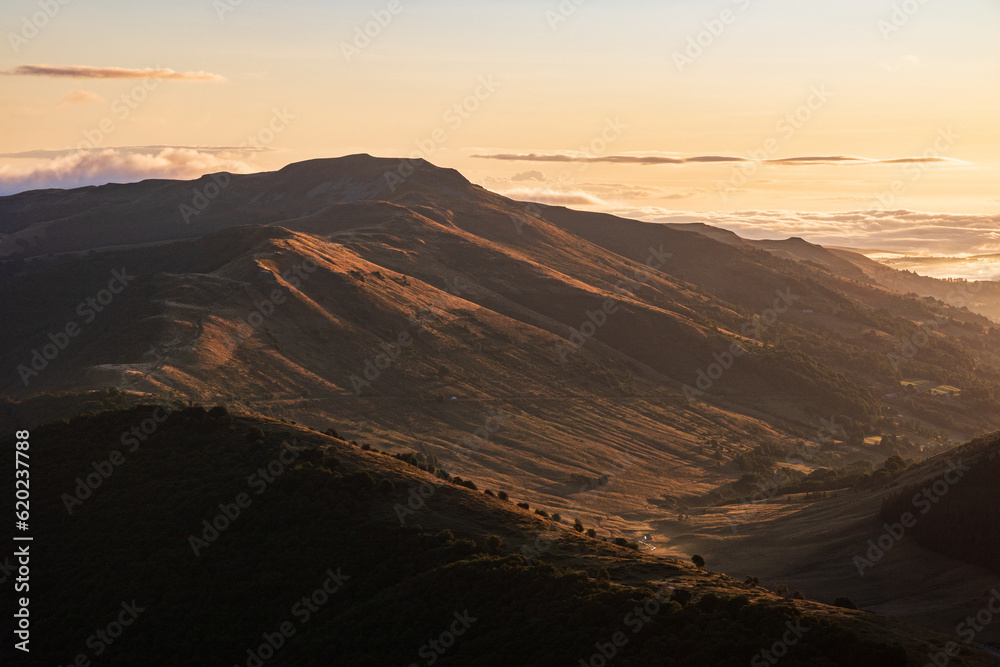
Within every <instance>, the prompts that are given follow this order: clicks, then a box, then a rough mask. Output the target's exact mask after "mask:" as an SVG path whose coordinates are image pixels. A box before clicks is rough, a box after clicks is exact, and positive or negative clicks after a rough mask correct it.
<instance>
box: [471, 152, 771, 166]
mask: <svg viewBox="0 0 1000 667" xmlns="http://www.w3.org/2000/svg"><path fill="white" fill-rule="evenodd" d="M472 157H474V158H482V159H485V160H507V161H519V162H587V163H593V162H608V163H613V164H643V165H652V164H684V163H686V162H750V161H751V160H749V159H747V158H743V157H727V156H722V155H706V156H701V157H693V158H679V157H673V156H667V155H604V156H598V157H594V156H590V155H583V154H575V153H554V154H548V155H544V154H539V153H527V154H524V153H495V154H491V155H490V154H479V155H473V156H472Z"/></svg>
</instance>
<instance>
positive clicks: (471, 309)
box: [0, 155, 1000, 660]
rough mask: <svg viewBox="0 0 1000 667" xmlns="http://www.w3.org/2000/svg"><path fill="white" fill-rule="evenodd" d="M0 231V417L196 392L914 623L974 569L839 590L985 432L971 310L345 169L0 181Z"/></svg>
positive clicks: (981, 355)
mask: <svg viewBox="0 0 1000 667" xmlns="http://www.w3.org/2000/svg"><path fill="white" fill-rule="evenodd" d="M212 186H214V188H213V187H212ZM199 193H200V195H199ZM192 211H193V212H192ZM0 234H3V235H4V236H3V237H2V238H0V248H2V249H3V251H4V252H6V253H7V254H6V255H5V257H4V259H2V260H0V311H2V312H4V313H9V314H11V316H10V317H8V320H7V321H6V322H5V326H4V327H3V329H0V364H2V365H3V367H5V368H7V369H9V372H8V373H7V374H6V375H5V376H4V377H3V379H2V381H0V393H2V395H3V402H2V403H0V422H2V423H4V425H5V426H7V427H9V428H8V431H10V430H16V429H23V428H30V429H34V427H35V426H36V425H40V424H44V423H49V422H52V421H53V420H58V419H62V418H71V417H72V416H73V415H75V414H79V413H80V412H96V411H100V410H125V409H131V408H133V407H134V406H135V405H137V404H146V403H150V404H152V403H155V404H161V405H169V406H173V407H177V406H181V405H189V404H191V403H192V402H193V403H201V404H208V405H215V404H220V405H221V404H224V405H225V406H226V407H227V409H228V411H229V412H228V413H227V414H230V416H235V419H237V420H239V419H254V420H258V421H261V422H267V423H268V424H272V426H271V427H269V428H273V427H274V425H276V424H277V423H282V424H289V423H290V422H298V423H299V424H303V425H305V426H308V427H311V428H313V429H316V430H318V431H327V430H329V429H331V428H335V429H337V431H339V432H340V433H341V434H343V435H344V437H346V438H347V439H348V440H354V441H357V442H360V443H362V444H363V445H364V444H369V445H377V447H378V448H379V449H382V450H385V451H387V452H391V453H393V454H404V453H406V452H418V453H419V455H420V456H421V457H423V458H420V459H419V460H420V461H424V462H427V461H434V462H435V463H434V466H435V468H444V469H446V470H448V471H449V472H450V473H452V474H453V475H458V476H460V477H463V478H470V479H474V480H475V483H476V484H477V485H478V486H480V487H482V488H490V489H505V490H508V492H509V493H510V494H511V495H512V496H514V497H516V498H518V499H519V500H520V501H522V502H526V503H528V504H529V506H530V507H532V508H536V507H541V508H544V510H545V511H546V512H548V513H550V514H552V513H559V514H562V515H564V516H566V517H573V518H578V519H580V520H581V521H582V522H583V523H584V524H585V525H586V526H588V527H592V528H593V529H594V531H595V534H596V535H597V536H598V537H607V538H609V539H611V538H621V539H622V540H624V541H625V542H626V544H628V543H634V544H637V545H638V547H639V551H640V555H641V556H643V557H644V558H645V557H648V556H651V555H660V554H664V553H667V554H673V555H678V556H680V555H683V556H685V557H689V556H690V555H691V554H693V553H695V552H696V551H697V552H698V553H702V554H703V555H707V556H708V557H709V559H710V562H713V563H719V564H721V565H718V567H720V568H722V569H723V570H724V571H727V572H734V573H738V574H740V576H741V577H742V576H750V577H761V578H763V579H764V580H765V582H766V583H768V584H769V585H772V586H776V585H778V584H781V583H788V584H790V585H791V584H794V585H796V586H797V587H800V588H801V589H802V590H805V591H806V592H807V593H810V594H812V595H815V596H816V597H818V598H820V599H821V600H823V601H825V602H830V603H832V602H834V601H835V600H836V598H837V597H839V596H845V595H846V596H849V597H852V598H853V599H856V600H857V601H859V602H860V604H861V605H862V606H863V607H864V608H866V609H876V610H878V611H880V612H882V613H888V614H894V615H898V616H900V617H903V618H906V619H908V620H912V621H914V622H918V623H921V624H924V625H928V624H929V625H934V627H937V628H938V629H940V630H948V628H946V627H943V625H947V623H948V621H945V622H944V624H942V619H947V618H949V615H950V614H953V613H957V612H959V611H965V610H966V609H967V607H968V606H969V604H970V600H971V599H973V598H974V597H975V596H974V595H972V594H971V589H970V586H979V585H980V584H982V583H984V580H983V579H982V578H981V571H980V570H979V569H978V568H977V567H976V563H977V562H980V561H974V560H971V559H970V562H963V561H959V560H956V559H954V558H951V557H950V556H949V555H948V554H947V553H944V554H942V553H939V552H936V551H934V550H933V549H932V548H928V547H933V548H937V549H939V551H940V545H941V543H942V542H943V541H946V540H947V533H946V534H945V537H942V536H941V534H940V532H934V531H931V532H929V533H928V534H927V535H926V536H925V538H922V539H923V540H924V541H923V542H921V543H917V544H909V543H907V545H906V549H911V548H912V551H909V552H907V553H911V554H912V558H913V559H914V560H915V561H920V562H922V563H924V564H926V565H927V568H928V569H914V570H912V573H911V574H904V573H902V572H899V571H897V570H896V569H895V568H892V569H891V571H892V572H893V575H892V576H889V575H881V574H879V575H876V577H875V578H876V579H879V580H880V581H882V583H880V584H879V586H878V587H877V589H873V588H872V587H871V585H870V582H871V581H872V579H871V578H860V577H858V576H857V574H856V572H853V573H852V568H853V566H852V565H851V558H852V556H853V555H856V553H857V547H858V545H861V546H864V545H865V543H866V541H867V540H868V539H869V538H870V537H872V536H873V535H872V534H871V531H872V529H873V526H874V528H875V529H876V532H875V533H874V536H875V537H877V535H878V528H879V526H880V525H881V523H882V522H881V520H880V519H879V512H880V511H881V507H882V500H883V496H888V495H890V493H891V492H893V491H894V490H895V489H896V487H893V486H891V485H892V484H903V483H904V482H903V481H901V480H903V478H902V477H901V475H904V474H909V473H905V471H906V470H909V469H910V466H913V465H923V463H921V462H922V461H935V460H937V459H936V458H935V457H940V456H944V455H947V454H948V453H949V452H950V451H951V450H952V449H953V446H954V443H956V442H964V441H966V440H970V439H971V438H973V437H975V436H979V435H982V434H983V433H987V432H989V431H992V430H995V429H996V428H998V426H1000V404H998V401H997V399H998V397H1000V334H998V331H997V329H996V328H995V327H994V326H993V322H992V321H991V320H989V319H988V318H987V317H986V316H984V315H982V314H980V313H977V312H974V309H973V308H971V307H962V306H961V305H949V304H947V303H944V302H943V301H938V300H937V299H935V298H928V297H927V296H921V295H920V294H919V293H913V294H908V293H903V292H900V291H898V290H896V289H893V288H892V287H891V286H889V280H890V278H888V277H887V276H891V275H893V274H892V273H884V272H882V271H881V270H879V271H878V272H876V271H874V270H872V269H871V267H869V266H868V264H867V261H868V260H863V258H862V259H857V258H852V257H851V256H850V255H849V254H845V253H843V252H840V251H832V250H828V249H825V248H820V247H818V246H814V245H811V244H808V243H806V242H804V241H802V240H799V239H789V240H787V241H780V242H779V241H776V242H751V241H745V240H742V239H739V237H735V235H732V234H730V233H728V232H722V231H720V230H714V231H713V230H711V229H706V228H701V227H697V226H694V227H692V226H672V225H658V224H651V223H644V222H639V221H634V220H626V219H623V218H618V217H615V216H610V215H604V214H597V213H584V212H579V211H572V210H570V209H566V208H561V207H553V206H544V205H540V204H532V203H525V202H516V201H512V200H510V199H507V198H505V197H502V196H500V195H497V194H494V193H491V192H489V191H487V190H485V189H483V188H481V187H479V186H476V185H474V184H472V183H470V182H469V181H468V180H466V179H465V178H464V177H463V176H462V175H461V174H459V173H457V172H455V171H453V170H446V169H440V168H437V167H435V166H433V165H431V164H429V163H426V162H424V161H400V160H395V159H380V158H373V157H371V156H367V155H357V156H350V157H346V158H338V159H329V160H312V161H309V162H305V163H299V164H294V165H289V166H288V167H285V168H284V169H281V170H279V171H276V172H270V173H261V174H250V175H236V174H215V175H209V176H206V177H203V178H201V179H198V180H196V181H187V182H183V181H146V182H143V183H137V184H128V185H109V186H102V187H96V188H80V189H77V190H69V191H55V190H46V191H36V192H27V193H22V194H20V195H15V196H12V197H4V198H0ZM866 267H867V268H866ZM886 271H890V272H891V269H886ZM896 273H899V272H896ZM899 280H901V281H905V280H906V278H905V276H904V277H900V278H899ZM935 284H936V283H935ZM989 289H992V288H989ZM985 291H987V290H986V288H984V292H985ZM189 416H191V417H192V418H194V416H195V415H194V414H193V413H192V415H189ZM94 419H96V417H95V418H94ZM199 419H200V418H199ZM280 420H284V421H280ZM182 421H183V420H182ZM196 421H197V420H196ZM185 423H186V422H185ZM199 423H200V422H199ZM240 423H241V424H242V425H241V426H240V428H243V427H244V426H246V427H247V428H251V427H252V426H250V425H249V424H248V423H243V422H240ZM196 426H197V424H194V425H193V426H192V428H194V427H196ZM53 428H56V427H53ZM206 428H207V427H206ZM260 428H262V429H263V427H260ZM196 430H197V429H196ZM263 430H265V431H266V430H267V429H263ZM5 432H7V431H5ZM47 432H49V433H54V434H57V435H53V436H52V438H53V439H55V440H58V441H60V442H61V441H62V440H64V439H67V438H68V435H67V432H66V431H64V430H63V431H60V430H58V428H56V430H53V431H47ZM119 437H120V432H119V433H118V434H116V433H115V432H114V431H113V430H109V431H106V432H105V436H103V440H102V439H101V438H97V440H95V442H98V441H100V442H104V445H105V449H108V448H109V446H116V445H115V444H114V443H115V442H116V439H117V438H119ZM264 442H265V443H267V442H270V441H268V440H267V439H265V440H264ZM203 444H205V443H203ZM271 444H274V443H271ZM334 444H336V443H334ZM95 446H97V445H95ZM365 456H369V454H365ZM336 457H337V458H340V454H336ZM195 460H198V459H197V457H196V458H195ZM94 461H98V459H94ZM212 465H220V466H232V465H235V464H233V463H232V462H231V461H230V460H229V459H226V458H223V459H218V460H217V461H216V462H215V463H213V464H212ZM393 465H395V464H393ZM425 465H426V463H425ZM376 472H377V473H378V474H382V473H380V472H378V471H377V470H376ZM149 474H151V475H152V474H153V473H152V472H151V473H149ZM178 474H179V473H178ZM373 475H375V476H376V477H377V476H378V475H376V474H375V473H373ZM66 481H72V479H67V480H66ZM411 481H412V480H411ZM325 483H326V482H324V484H325ZM394 484H395V482H394ZM900 488H903V487H900ZM983 488H984V489H986V492H988V491H989V488H988V486H986V485H983ZM855 490H856V491H855ZM60 493H61V492H60ZM823 494H836V495H837V498H830V497H823ZM848 494H850V496H851V497H850V498H843V499H842V498H841V496H842V495H848ZM477 497H478V496H477ZM772 497H773V498H777V499H780V500H781V501H783V505H782V506H779V505H778V503H776V502H770V501H769V500H768V502H757V501H755V500H754V499H755V498H756V499H758V500H759V499H765V500H767V499H771V498H772ZM956 498H959V496H956ZM970 498H972V499H973V500H963V501H962V502H961V503H959V502H958V501H956V507H966V506H967V504H968V502H974V501H975V500H977V499H980V498H981V496H978V495H974V496H970ZM748 499H749V500H748ZM789 499H790V502H784V501H786V500H789ZM848 501H849V502H848ZM128 502H129V503H135V502H139V501H134V500H132V499H129V501H128ZM173 502H174V501H172V500H170V499H169V498H167V497H165V496H161V497H159V499H158V500H156V502H155V503H154V505H153V506H154V507H157V508H162V507H167V508H170V507H173V505H172V503H173ZM484 502H485V501H484ZM140 504H141V503H140ZM335 509H336V504H335ZM758 510H760V511H761V512H762V515H761V518H760V519H755V520H754V521H750V522H746V521H743V520H742V519H741V518H740V516H741V515H743V514H746V513H748V512H749V513H751V514H754V513H756V512H757V511H758ZM765 510H766V511H765ZM487 514H489V513H487ZM754 515H755V514H754ZM491 516H492V515H491ZM942 516H944V515H942ZM949 516H951V514H949ZM984 516H985V515H984ZM452 519H453V520H454V521H456V522H457V523H454V524H453V523H451V520H452ZM476 520H477V521H478V520H479V519H476ZM465 521H466V519H464V518H462V517H457V516H453V517H450V518H449V520H448V521H446V522H443V523H442V524H440V525H437V526H435V529H440V530H444V529H448V530H453V531H456V533H457V532H460V531H458V528H461V527H463V526H465V523H464V522H465ZM734 521H735V522H736V523H737V524H738V525H741V526H742V525H748V526H752V527H753V530H752V535H748V536H743V537H741V538H737V536H736V535H733V534H732V530H731V526H732V523H733V522H734ZM928 525H930V524H928ZM953 525H954V526H956V528H957V526H959V525H960V522H954V524H953ZM961 525H962V528H961V531H959V530H957V529H956V531H955V535H956V537H957V536H958V534H959V533H961V534H962V535H966V534H967V533H968V532H969V530H970V527H969V526H970V524H961ZM483 526H484V527H483V531H487V530H489V522H488V521H487V522H486V523H484V524H483ZM494 532H496V531H494ZM508 537H509V536H508ZM744 538H745V539H744ZM379 539H381V538H379ZM407 539H410V538H407ZM413 539H418V538H416V537H415V538H413ZM505 539H507V538H505ZM418 541H419V539H418ZM449 541H450V540H443V541H441V544H438V545H437V546H438V547H441V548H448V542H449ZM967 542H968V540H967V538H966V542H957V543H961V544H966V543H967ZM737 545H743V547H742V548H744V554H743V555H741V552H740V551H739V549H740V547H738V546H737ZM987 547H988V545H987ZM122 548H123V549H124V548H125V547H122ZM359 548H360V547H359ZM626 548H627V547H626ZM827 548H829V549H833V550H835V552H836V553H837V554H840V555H841V556H844V558H842V559H841V560H838V561H837V562H832V561H831V560H830V556H829V551H828V550H827ZM970 548H971V547H970ZM976 548H977V549H978V547H976ZM352 549H353V547H352ZM903 552H904V551H903V549H901V550H900V551H898V552H897V553H903ZM150 553H152V552H150ZM464 553H465V554H466V555H471V552H464ZM746 553H751V554H753V557H752V558H749V557H746V555H745V554H746ZM976 553H979V552H978V551H977V552H976ZM984 553H987V554H991V553H992V552H989V551H987V552H984ZM255 557H259V554H258V555H255ZM977 557H978V556H977ZM987 557H988V556H987ZM741 558H743V560H740V559H741ZM841 561H842V562H841ZM220 567H221V566H220ZM883 571H886V572H888V571H889V570H888V569H886V570H883ZM918 572H919V573H920V574H916V573H918ZM882 576H885V578H884V579H880V577H882ZM922 580H923V581H933V582H935V585H934V586H932V587H922V586H921V581H922ZM962 580H965V581H969V582H974V583H972V584H968V585H962V586H958V585H956V582H957V581H962ZM627 583H633V584H634V583H636V582H634V581H631V582H627ZM559 585H562V584H559ZM944 585H951V586H952V587H953V589H952V590H953V591H956V592H955V593H954V594H950V595H947V596H943V597H942V598H941V601H940V602H939V603H936V605H932V606H930V607H929V606H928V605H927V604H926V603H927V600H928V598H929V596H931V595H932V594H939V591H940V590H941V586H944ZM580 590H581V591H582V590H583V589H580ZM581 594H582V595H589V593H581ZM960 594H961V596H966V597H959V595H960ZM629 595H631V593H629ZM939 597H941V596H940V595H939ZM397 601H398V600H395V601H391V602H392V603H393V604H395V602H397ZM560 613H563V612H560ZM262 631H263V630H262ZM889 643H892V642H889ZM359 646H360V645H359ZM418 648H419V645H418ZM359 650H360V649H359ZM61 659H63V660H65V659H66V658H61ZM227 659H228V658H227Z"/></svg>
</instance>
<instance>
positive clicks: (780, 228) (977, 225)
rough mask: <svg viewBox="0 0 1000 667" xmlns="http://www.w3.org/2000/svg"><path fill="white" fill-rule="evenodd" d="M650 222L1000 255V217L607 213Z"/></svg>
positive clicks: (832, 242)
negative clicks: (688, 224) (691, 223)
mask: <svg viewBox="0 0 1000 667" xmlns="http://www.w3.org/2000/svg"><path fill="white" fill-rule="evenodd" d="M606 210H607V211H608V212H609V213H614V214H616V215H620V216H622V217H626V218H635V219H639V220H647V221H650V222H675V223H685V222H701V223H705V224H708V225H713V226H715V227H721V228H723V229H728V230H730V231H733V232H736V233H737V234H739V235H740V236H742V237H744V238H750V239H785V238H789V237H792V236H798V237H801V238H804V239H806V240H807V241H809V242H811V243H818V244H820V245H825V246H844V247H852V248H870V249H878V250H886V251H898V252H902V253H908V254H922V255H927V256H937V255H948V256H967V255H980V254H989V253H995V252H997V251H998V249H1000V215H979V214H958V213H928V212H924V211H911V210H906V209H901V210H892V211H881V210H864V211H841V212H833V213H821V212H810V211H724V212H723V211H718V212H706V213H693V212H680V211H671V210H668V209H664V208H660V207H632V208H618V209H614V210H610V209H606Z"/></svg>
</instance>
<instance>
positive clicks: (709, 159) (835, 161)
mask: <svg viewBox="0 0 1000 667" xmlns="http://www.w3.org/2000/svg"><path fill="white" fill-rule="evenodd" d="M472 157H474V158H480V159H484V160H504V161H511V162H582V163H606V164H635V165H661V164H692V163H713V162H722V163H726V162H732V163H740V162H755V160H752V159H750V158H745V157H738V156H733V155H698V156H694V157H677V156H673V155H601V156H592V155H586V154H582V153H569V152H567V153H548V154H543V153H493V154H483V153H480V154H477V155H473V156H472ZM760 162H761V163H762V164H769V165H775V166H805V165H844V164H912V163H922V164H934V163H951V164H962V161H961V160H954V159H951V158H945V157H936V156H935V157H920V156H914V157H900V158H889V159H876V158H866V157H857V156H851V155H826V156H806V157H787V158H777V159H772V160H761V161H760Z"/></svg>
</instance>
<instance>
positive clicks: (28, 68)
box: [3, 65, 226, 82]
mask: <svg viewBox="0 0 1000 667" xmlns="http://www.w3.org/2000/svg"><path fill="white" fill-rule="evenodd" d="M3 74H6V75H7V76H43V77H54V78H64V79H145V78H149V77H151V78H154V79H165V80H171V81H214V82H221V81H225V80H226V78H225V77H223V76H220V75H218V74H212V73H211V72H202V71H198V72H177V71H175V70H172V69H169V68H162V67H161V68H150V67H147V68H143V69H128V68H124V67H89V66H87V65H20V66H18V67H15V68H14V69H11V70H7V71H6V72H3Z"/></svg>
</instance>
